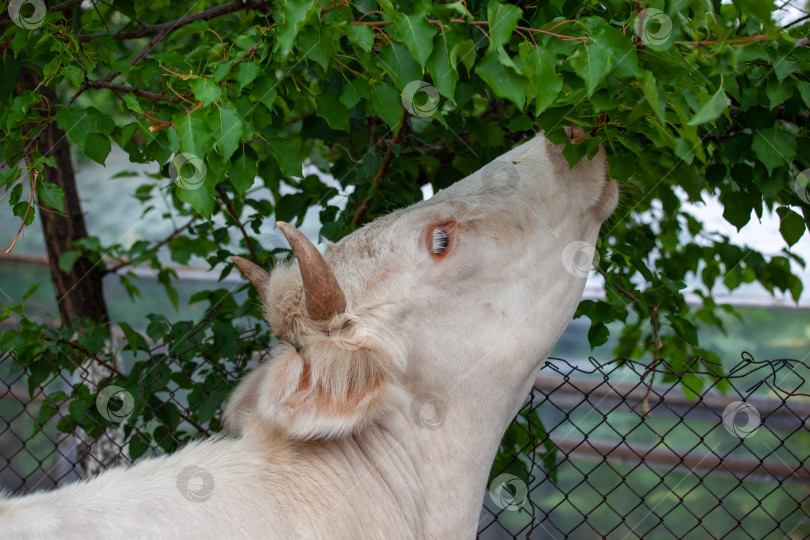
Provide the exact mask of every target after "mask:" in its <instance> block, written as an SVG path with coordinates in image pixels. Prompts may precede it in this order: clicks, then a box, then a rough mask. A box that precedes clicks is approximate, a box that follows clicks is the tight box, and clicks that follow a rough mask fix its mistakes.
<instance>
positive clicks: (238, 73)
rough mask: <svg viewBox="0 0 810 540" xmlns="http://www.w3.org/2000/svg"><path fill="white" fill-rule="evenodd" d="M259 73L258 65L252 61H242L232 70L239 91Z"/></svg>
mask: <svg viewBox="0 0 810 540" xmlns="http://www.w3.org/2000/svg"><path fill="white" fill-rule="evenodd" d="M258 75H259V65H258V64H256V63H254V62H242V63H241V64H239V65H238V66H236V70H235V71H234V78H235V79H236V82H238V83H239V91H240V92H241V91H242V89H244V88H245V87H246V86H247V85H249V84H250V83H252V82H253V80H254V79H255V78H256V77H257V76H258Z"/></svg>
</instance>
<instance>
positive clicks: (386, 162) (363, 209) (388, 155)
mask: <svg viewBox="0 0 810 540" xmlns="http://www.w3.org/2000/svg"><path fill="white" fill-rule="evenodd" d="M407 119H408V116H407V113H406V114H405V116H403V118H402V123H401V124H400V125H399V129H398V130H397V132H396V134H395V135H394V136H393V137H391V141H390V142H389V143H388V149H387V150H386V151H385V157H384V158H383V162H382V165H380V168H379V170H378V171H377V174H375V175H374V178H373V179H372V180H371V185H372V186H375V185H377V184H379V183H380V181H381V180H382V179H383V177H384V176H385V173H387V172H388V167H390V166H391V160H392V159H393V158H394V149H393V147H394V145H395V144H396V142H397V140H398V139H399V136H400V135H401V134H402V130H403V128H404V127H405V124H406V123H407V122H408V120H407ZM373 198H374V197H369V198H368V199H366V200H364V201H363V202H362V203H361V204H360V206H358V207H357V212H356V213H355V214H354V218H353V219H352V226H355V227H356V226H357V225H359V224H360V223H362V222H363V220H364V219H366V214H368V209H369V207H370V206H371V201H372V199H373Z"/></svg>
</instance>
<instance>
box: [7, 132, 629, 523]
mask: <svg viewBox="0 0 810 540" xmlns="http://www.w3.org/2000/svg"><path fill="white" fill-rule="evenodd" d="M560 151H561V148H559V147H555V146H553V145H551V144H549V143H548V142H547V141H546V140H545V139H544V138H543V137H542V136H537V137H536V138H534V139H532V140H531V141H529V142H527V143H525V144H523V145H522V146H520V147H518V148H516V149H514V150H512V151H511V152H508V153H507V154H505V155H504V156H502V157H501V158H499V162H498V163H500V165H497V167H500V168H501V169H503V167H507V170H506V173H505V176H506V177H507V178H509V180H510V184H509V185H508V186H507V188H508V189H503V186H501V187H498V185H497V184H495V183H493V179H492V178H490V177H487V175H490V174H491V173H492V171H493V168H492V167H491V166H490V167H485V168H484V169H483V170H482V171H484V172H483V173H482V172H481V171H479V172H477V173H475V174H473V175H471V176H470V177H468V178H466V179H465V180H463V181H461V182H458V183H456V184H455V185H453V186H452V187H450V188H448V189H446V190H444V191H442V192H440V193H438V194H437V195H436V196H435V197H433V198H432V199H430V200H429V201H425V202H422V203H419V204H417V205H414V206H412V207H410V208H408V209H405V210H402V211H398V212H395V213H393V214H391V215H389V216H386V217H384V218H381V219H379V220H377V221H375V222H374V223H372V224H370V225H368V226H366V227H364V228H362V229H360V230H358V231H356V232H355V233H353V234H352V235H350V236H348V237H346V238H344V239H343V240H342V241H341V242H339V243H338V244H336V245H333V246H330V247H329V249H328V251H327V254H326V259H327V262H328V263H329V265H330V267H331V268H332V269H333V271H334V273H335V276H336V278H337V280H338V282H339V283H340V284H341V287H342V288H343V290H344V292H345V295H346V302H347V310H346V313H345V314H342V315H339V316H337V317H336V318H335V319H334V320H332V321H329V322H326V323H324V322H317V321H313V320H311V319H310V318H309V317H308V315H307V313H306V310H305V308H304V303H303V292H302V288H301V278H300V274H299V272H298V269H297V265H296V264H292V265H290V266H282V267H279V268H278V269H277V270H276V271H275V272H274V273H273V275H272V276H271V278H270V279H269V281H268V283H267V284H266V289H265V291H263V292H264V293H266V297H267V298H268V299H269V301H268V302H267V304H266V305H265V306H264V309H265V315H266V318H267V321H268V323H269V324H270V327H271V330H272V331H273V333H274V334H276V335H277V336H278V337H279V338H280V340H282V344H280V345H279V346H278V347H277V348H276V349H275V350H274V351H273V354H272V355H271V359H270V361H269V362H267V363H265V364H263V365H262V366H260V367H259V368H257V369H256V370H255V371H254V372H252V373H251V374H249V375H248V376H247V377H245V379H244V380H243V381H242V382H241V384H240V385H239V387H238V388H237V389H236V390H235V391H234V393H233V395H232V397H231V399H230V401H229V404H228V407H227V409H226V412H225V419H224V420H225V425H226V427H227V429H228V431H229V432H231V434H232V435H231V436H229V437H220V438H214V439H211V440H209V441H205V442H199V443H194V444H190V445H188V446H186V447H185V448H183V449H181V450H179V451H178V452H176V453H175V454H173V455H171V456H166V457H159V458H154V459H149V460H143V461H141V462H139V463H138V464H136V465H134V466H132V467H131V468H118V469H114V470H111V471H108V472H106V473H104V474H102V475H101V476H99V477H97V478H95V479H93V480H90V481H88V482H80V483H76V484H73V485H70V486H67V487H64V488H61V489H58V490H55V491H52V492H49V493H36V494H33V495H29V496H26V497H22V498H17V499H14V498H12V499H5V500H0V536H2V537H3V538H13V539H18V538H19V539H22V538H65V539H71V538H76V539H79V538H82V539H83V538H195V539H197V538H216V539H220V538H271V539H274V538H279V539H281V538H284V539H287V538H347V539H348V538H351V539H359V538H386V539H396V538H427V539H444V538H473V537H474V536H475V531H476V527H477V521H478V515H479V512H480V509H481V505H482V502H483V497H484V492H485V488H486V485H485V484H486V480H487V475H488V472H489V468H490V466H491V463H492V460H493V458H494V456H495V452H496V450H497V446H498V442H499V441H500V438H501V436H502V435H503V432H504V430H505V429H506V427H507V426H508V425H509V422H510V421H511V419H512V418H513V416H514V414H515V413H516V412H517V410H518V409H519V407H520V405H521V403H522V402H523V400H524V398H525V396H526V394H527V392H528V390H529V388H530V386H531V383H532V381H533V380H534V377H535V374H536V371H537V369H538V368H539V366H540V364H541V362H542V361H543V360H544V359H545V356H546V355H547V354H548V351H549V350H550V349H551V348H552V346H553V345H554V343H555V342H556V340H557V339H558V337H559V335H560V334H561V333H562V331H563V329H564V328H565V326H566V325H567V324H568V321H569V320H570V317H571V315H572V314H573V312H574V310H575V308H576V306H577V303H578V302H579V299H580V296H581V294H582V290H583V287H584V284H585V279H584V278H582V277H581V276H580V277H578V276H575V275H572V274H571V273H569V272H567V271H566V269H565V264H564V261H563V251H564V248H565V246H566V245H568V244H569V243H570V242H574V241H585V242H588V243H591V244H594V243H595V242H596V238H597V234H598V230H599V226H600V224H601V222H602V221H603V220H604V219H605V218H606V217H607V216H608V215H609V214H610V213H611V212H612V211H613V209H614V207H615V205H616V201H617V197H618V192H617V188H616V184H615V182H612V181H610V182H606V181H605V177H606V165H605V160H604V154H603V153H602V152H600V153H599V154H598V155H597V156H595V157H594V159H593V160H591V161H588V160H583V161H582V162H581V163H580V164H578V165H577V167H575V168H574V169H573V170H569V169H568V167H567V165H566V164H565V161H564V159H563V157H562V155H561V153H560ZM504 164H506V165H504ZM497 167H496V168H497ZM447 223H451V224H452V226H451V227H449V228H448V229H447V230H451V229H452V230H451V232H450V234H449V245H448V249H447V250H446V251H445V253H443V254H441V255H435V254H433V253H432V249H431V247H432V246H431V244H432V242H431V240H432V238H433V234H432V228H431V227H432V226H434V225H443V226H444V225H446V224H447ZM427 402H430V403H433V404H434V405H435V404H439V405H440V407H439V409H441V411H442V413H443V414H446V417H443V418H438V419H437V418H433V421H432V422H425V421H424V419H423V418H422V412H423V411H420V410H419V406H421V405H422V404H424V403H427ZM431 414H435V410H434V411H433V413H431ZM428 416H429V415H428ZM188 467H193V468H192V469H188ZM189 470H191V471H198V472H199V471H202V472H200V473H199V474H198V475H197V476H198V477H199V478H197V477H195V479H194V480H195V481H201V482H202V484H201V485H200V486H197V488H192V489H191V491H192V492H194V491H195V490H201V491H203V492H206V493H207V495H208V497H207V498H205V500H202V499H203V497H199V498H200V500H199V501H196V502H195V501H192V500H189V499H188V498H187V497H186V496H184V495H183V494H184V493H185V494H186V495H187V496H188V495H189V491H188V489H185V488H183V489H181V487H179V486H178V479H179V480H180V483H181V484H182V483H183V481H184V479H185V477H186V476H188V471H189ZM200 478H202V480H201V479H200ZM206 481H207V483H206ZM209 487H210V488H211V490H210V492H207V491H206V490H207V489H208V488H209ZM191 498H194V497H191Z"/></svg>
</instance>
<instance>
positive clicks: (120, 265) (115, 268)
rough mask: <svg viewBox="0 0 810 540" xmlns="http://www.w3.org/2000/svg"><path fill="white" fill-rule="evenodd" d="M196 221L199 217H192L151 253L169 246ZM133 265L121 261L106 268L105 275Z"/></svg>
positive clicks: (154, 247) (152, 248)
mask: <svg viewBox="0 0 810 540" xmlns="http://www.w3.org/2000/svg"><path fill="white" fill-rule="evenodd" d="M196 220H197V216H194V217H192V218H191V219H190V220H188V223H186V224H185V225H183V226H182V227H180V228H179V229H175V230H174V232H172V233H171V234H170V235H169V236H167V237H166V238H164V239H163V240H161V241H160V242H158V243H157V244H155V245H154V246H152V247H151V248H150V251H151V250H158V249H160V248H162V247H163V246H165V245H166V244H168V243H169V242H171V241H172V240H174V239H175V238H176V237H177V235H179V234H180V233H181V232H183V231H185V230H186V229H188V228H189V227H191V224H192V223H194V222H195V221H196ZM131 264H132V261H129V260H127V261H121V262H120V263H118V264H115V265H113V266H110V267H108V268H106V269H105V270H104V273H105V274H114V273H115V272H118V271H119V270H121V269H122V268H125V267H127V266H130V265H131Z"/></svg>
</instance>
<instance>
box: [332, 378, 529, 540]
mask: <svg viewBox="0 0 810 540" xmlns="http://www.w3.org/2000/svg"><path fill="white" fill-rule="evenodd" d="M526 392H528V386H527V387H526ZM523 395H525V393H524V394H523ZM448 405H449V406H448V407H447V410H446V413H447V414H446V417H444V418H443V420H442V421H441V422H438V420H439V418H437V417H433V419H435V420H437V422H433V423H431V421H424V419H421V420H420V418H419V417H417V416H415V411H414V410H413V409H411V410H408V411H399V410H398V411H393V412H391V413H390V414H389V415H387V416H386V417H385V418H384V419H382V420H381V421H380V422H379V423H377V424H375V425H372V426H369V427H368V428H366V429H364V430H362V431H361V432H360V433H358V434H357V435H355V436H354V437H352V439H350V440H348V441H346V442H345V443H344V444H347V445H349V447H351V450H350V451H351V452H353V453H356V454H357V455H358V456H361V457H362V459H358V460H357V461H356V463H357V464H358V465H357V466H358V467H359V468H361V469H363V471H361V472H363V474H367V475H371V476H378V477H379V478H380V479H381V480H382V481H384V482H385V483H386V484H388V486H389V487H390V488H391V492H392V499H393V503H394V506H395V507H396V508H398V509H399V510H401V511H402V512H403V513H404V514H406V515H405V516H404V517H405V519H406V521H408V522H410V523H412V524H413V525H412V532H413V536H414V537H415V538H426V539H438V538H474V537H475V533H476V531H477V526H478V519H479V516H480V513H481V507H482V504H483V500H484V493H485V489H486V484H487V480H488V477H489V471H490V468H491V466H492V462H493V460H494V457H495V453H496V451H497V449H498V444H499V442H500V440H501V438H502V436H503V432H504V431H505V429H506V427H507V426H508V425H509V422H510V421H511V419H512V417H513V416H514V412H515V410H516V406H515V405H514V404H512V403H495V402H492V403H490V402H488V400H487V398H486V396H479V397H478V399H477V400H476V402H475V403H472V402H470V403H452V404H448ZM518 406H519V404H518ZM437 423H438V425H437ZM344 451H345V450H344Z"/></svg>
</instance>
